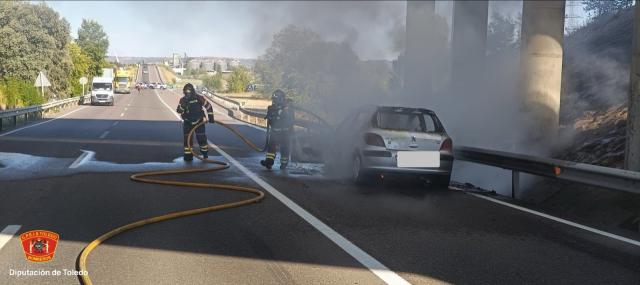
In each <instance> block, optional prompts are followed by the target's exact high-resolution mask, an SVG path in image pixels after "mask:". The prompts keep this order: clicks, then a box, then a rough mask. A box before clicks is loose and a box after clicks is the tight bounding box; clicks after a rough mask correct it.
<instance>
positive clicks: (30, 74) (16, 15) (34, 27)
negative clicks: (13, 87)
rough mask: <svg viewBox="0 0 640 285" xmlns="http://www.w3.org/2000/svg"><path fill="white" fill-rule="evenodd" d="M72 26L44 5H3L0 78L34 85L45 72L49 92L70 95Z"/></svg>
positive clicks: (0, 34)
mask: <svg viewBox="0 0 640 285" xmlns="http://www.w3.org/2000/svg"><path fill="white" fill-rule="evenodd" d="M69 30H70V28H69V23H68V22H67V21H66V20H65V19H64V18H61V17H60V15H59V14H58V13H57V12H56V11H54V10H52V9H51V8H49V7H47V6H46V5H45V4H44V3H40V4H30V3H28V2H13V1H10V2H7V1H0V38H1V39H2V40H0V77H2V78H5V79H6V78H8V77H12V78H14V80H18V81H24V82H34V81H35V79H36V76H37V75H38V72H39V71H41V70H43V71H45V72H46V74H47V77H48V78H49V80H50V81H51V84H52V86H51V88H50V91H52V92H54V93H56V94H58V95H61V96H63V95H64V94H65V93H67V92H68V91H69V82H68V74H69V73H70V72H71V68H72V62H71V59H70V57H69V54H68V50H67V43H68V42H69V40H70V36H69Z"/></svg>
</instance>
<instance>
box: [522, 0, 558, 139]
mask: <svg viewBox="0 0 640 285" xmlns="http://www.w3.org/2000/svg"><path fill="white" fill-rule="evenodd" d="M564 16H565V1H564V0H561V1H558V0H554V1H523V7H522V39H521V43H522V47H521V55H520V56H521V62H520V66H521V76H522V78H521V90H522V92H523V93H524V110H525V112H527V113H528V115H529V117H528V120H529V122H531V125H530V126H529V129H530V133H531V139H532V140H533V141H534V142H535V143H536V144H538V145H548V146H551V145H553V143H554V142H555V141H556V138H557V133H558V126H559V123H560V120H559V112H560V87H561V81H562V80H561V79H562V49H563V37H564Z"/></svg>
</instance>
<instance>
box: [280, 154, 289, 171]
mask: <svg viewBox="0 0 640 285" xmlns="http://www.w3.org/2000/svg"><path fill="white" fill-rule="evenodd" d="M287 165H289V159H287V158H285V157H282V158H281V159H280V169H287Z"/></svg>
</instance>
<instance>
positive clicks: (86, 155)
mask: <svg viewBox="0 0 640 285" xmlns="http://www.w3.org/2000/svg"><path fill="white" fill-rule="evenodd" d="M94 155H95V152H93V151H89V150H82V154H81V155H80V156H78V158H76V160H75V161H73V163H72V164H71V165H69V168H78V167H80V166H81V165H83V164H84V163H85V162H87V161H89V160H91V159H92V158H93V156H94Z"/></svg>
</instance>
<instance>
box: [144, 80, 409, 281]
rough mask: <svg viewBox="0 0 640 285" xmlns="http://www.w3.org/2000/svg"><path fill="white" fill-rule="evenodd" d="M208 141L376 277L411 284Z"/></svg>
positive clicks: (173, 112) (172, 111)
mask: <svg viewBox="0 0 640 285" xmlns="http://www.w3.org/2000/svg"><path fill="white" fill-rule="evenodd" d="M156 96H158V98H159V99H160V101H161V102H162V104H164V105H165V106H166V107H167V108H168V109H169V111H171V113H172V114H173V115H174V116H175V117H176V118H177V119H178V120H181V118H180V116H179V115H178V113H176V112H175V111H174V110H173V108H171V107H169V105H167V103H165V102H164V100H162V98H161V97H160V96H159V95H158V93H157V92H156ZM208 143H209V144H210V145H211V146H212V147H213V148H214V149H215V150H216V151H217V152H218V153H220V154H221V155H222V156H224V157H225V158H226V159H227V160H229V162H231V164H233V165H234V166H236V167H237V168H238V169H240V171H242V173H244V174H245V175H247V176H248V177H249V178H251V180H253V181H254V182H256V183H257V184H258V185H260V187H262V188H264V189H265V190H266V191H267V192H269V193H270V194H271V195H272V196H273V197H275V198H276V199H278V200H279V201H280V202H282V203H283V204H284V205H285V206H287V207H288V208H289V209H291V210H292V211H293V212H294V213H296V214H297V215H298V216H300V217H301V218H302V219H303V220H305V221H306V222H307V223H309V224H310V225H311V226H313V227H314V228H316V229H317V230H318V231H319V232H320V233H322V234H323V235H324V236H326V237H327V238H328V239H329V240H331V241H332V242H334V243H335V244H336V245H338V246H339V247H340V248H342V250H344V251H345V252H347V253H348V254H349V255H351V256H352V257H353V258H355V259H356V260H357V261H358V262H360V263H361V264H362V265H364V266H365V267H367V268H368V269H369V270H370V271H371V272H372V273H373V274H375V275H376V276H378V278H380V279H382V281H384V282H385V283H387V284H394V285H395V284H398V285H400V284H402V285H406V284H411V283H409V282H408V281H407V280H405V279H404V278H402V277H400V275H398V274H397V273H395V272H393V271H391V270H390V269H389V268H387V267H386V266H384V265H383V264H382V263H380V262H379V261H378V260H376V259H375V258H373V257H372V256H371V255H369V254H368V253H366V252H365V251H364V250H362V249H360V248H359V247H357V246H356V245H355V244H353V243H352V242H351V241H349V240H348V239H346V238H345V237H343V236H342V235H341V234H339V233H338V232H336V231H335V230H334V229H332V228H331V227H329V226H328V225H327V224H325V223H323V222H322V221H320V220H319V219H318V218H316V217H315V216H313V215H312V214H311V213H309V212H307V211H306V210H305V209H303V208H302V207H300V206H298V204H296V203H295V202H293V201H292V200H291V199H289V198H288V197H287V196H285V195H284V194H282V193H280V191H278V190H276V188H274V187H273V186H271V185H270V184H269V183H267V182H266V181H264V180H263V179H262V178H260V177H258V175H256V174H255V173H253V172H251V171H250V170H249V169H247V168H246V167H244V166H243V165H242V164H240V162H238V161H237V160H235V159H234V158H233V157H231V156H230V155H229V154H227V153H226V152H225V151H223V150H222V149H221V148H220V147H218V146H217V145H215V144H214V143H212V142H211V141H208Z"/></svg>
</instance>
